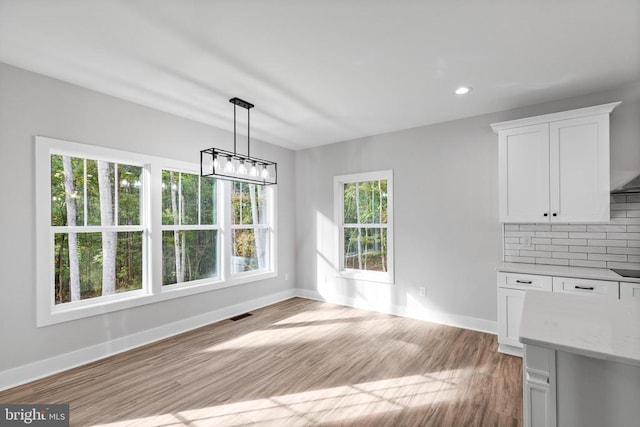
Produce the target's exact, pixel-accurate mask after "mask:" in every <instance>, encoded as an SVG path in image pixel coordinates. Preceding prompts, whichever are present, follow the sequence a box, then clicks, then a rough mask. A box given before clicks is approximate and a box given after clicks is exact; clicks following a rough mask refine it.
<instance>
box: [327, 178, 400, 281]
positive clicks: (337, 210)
mask: <svg viewBox="0 0 640 427" xmlns="http://www.w3.org/2000/svg"><path fill="white" fill-rule="evenodd" d="M382 179H386V180H387V223H386V225H384V224H373V227H372V228H386V230H387V271H386V272H384V271H367V270H358V269H350V268H345V263H344V230H345V224H344V185H345V184H349V183H355V182H364V181H377V180H382ZM333 187H334V190H333V197H334V199H333V206H334V221H335V224H336V225H337V229H338V237H337V240H338V242H337V243H338V244H337V260H336V265H337V266H338V276H339V277H343V278H347V279H354V280H363V281H369V282H381V283H389V284H393V283H394V281H395V274H394V264H395V261H394V251H393V241H394V238H393V170H391V169H389V170H383V171H376V172H365V173H356V174H350V175H339V176H335V177H334V178H333ZM363 225H364V226H365V227H367V226H368V225H366V224H363Z"/></svg>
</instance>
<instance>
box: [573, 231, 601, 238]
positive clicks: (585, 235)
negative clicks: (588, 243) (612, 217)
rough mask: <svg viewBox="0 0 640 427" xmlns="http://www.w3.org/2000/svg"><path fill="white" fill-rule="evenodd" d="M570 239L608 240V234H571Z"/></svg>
mask: <svg viewBox="0 0 640 427" xmlns="http://www.w3.org/2000/svg"><path fill="white" fill-rule="evenodd" d="M569 238H570V239H606V238H607V233H574V232H570V233H569Z"/></svg>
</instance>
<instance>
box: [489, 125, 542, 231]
mask: <svg viewBox="0 0 640 427" xmlns="http://www.w3.org/2000/svg"><path fill="white" fill-rule="evenodd" d="M499 151H500V153H499V162H500V170H499V175H500V176H499V182H500V221H502V222H548V221H549V216H548V212H549V125H548V124H540V125H533V126H523V127H518V128H513V129H505V130H502V131H500V136H499ZM545 214H547V216H545Z"/></svg>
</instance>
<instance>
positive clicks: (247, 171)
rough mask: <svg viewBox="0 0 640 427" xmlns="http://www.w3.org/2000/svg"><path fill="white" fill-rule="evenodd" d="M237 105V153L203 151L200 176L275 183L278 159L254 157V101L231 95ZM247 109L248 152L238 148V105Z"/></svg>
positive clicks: (234, 130) (276, 180)
mask: <svg viewBox="0 0 640 427" xmlns="http://www.w3.org/2000/svg"><path fill="white" fill-rule="evenodd" d="M229 102H231V103H232V104H233V152H231V151H227V150H222V149H220V148H207V149H206V150H202V151H200V176H211V177H214V178H218V179H226V180H230V181H240V182H248V183H252V184H263V185H272V184H277V183H278V165H277V163H276V162H272V161H269V160H264V159H258V158H257V157H251V140H250V125H251V121H250V110H251V109H252V108H253V107H254V105H253V104H251V103H249V102H247V101H244V100H242V99H240V98H231V99H230V100H229ZM237 107H241V108H244V109H246V110H247V154H246V155H245V154H240V153H238V152H237V147H236V137H237V132H236V108H237Z"/></svg>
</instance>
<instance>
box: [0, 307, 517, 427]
mask: <svg viewBox="0 0 640 427" xmlns="http://www.w3.org/2000/svg"><path fill="white" fill-rule="evenodd" d="M496 349H497V343H496V337H495V336H493V335H490V334H484V333H480V332H474V331H468V330H464V329H458V328H453V327H449V326H442V325H436V324H432V323H427V322H422V321H418V320H412V319H406V318H401V317H396V316H391V315H385V314H380V313H372V312H368V311H363V310H357V309H353V308H348V307H342V306H338V305H333V304H327V303H321V302H316V301H310V300H305V299H300V298H294V299H290V300H287V301H284V302H281V303H278V304H275V305H272V306H269V307H266V308H263V309H260V310H256V311H254V312H253V315H252V316H250V317H247V318H245V319H242V320H239V321H236V322H234V321H231V320H225V321H222V322H218V323H215V324H211V325H208V326H206V327H203V328H200V329H197V330H194V331H191V332H188V333H185V334H182V335H179V336H176V337H172V338H169V339H166V340H163V341H160V342H157V343H154V344H150V345H147V346H145V347H141V348H138V349H135V350H132V351H129V352H126V353H122V354H119V355H116V356H113V357H110V358H107V359H104V360H101V361H99V362H95V363H91V364H89V365H85V366H82V367H79V368H76V369H72V370H70V371H67V372H64V373H61V374H57V375H54V376H51V377H48V378H45V379H42V380H39V381H35V382H33V383H30V384H26V385H24V386H20V387H17V388H14V389H11V390H7V391H4V392H1V393H0V402H2V403H70V405H71V424H72V425H78V426H89V425H91V426H93V425H110V426H111V425H118V426H120V425H122V426H124V425H126V426H129V425H136V426H145V427H146V426H165V427H171V426H205V425H206V426H245V425H273V426H297V425H342V426H519V425H521V424H522V421H521V420H522V414H521V407H522V379H521V372H522V371H521V360H520V359H519V358H516V357H512V356H506V355H503V354H499V353H497V351H496Z"/></svg>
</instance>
